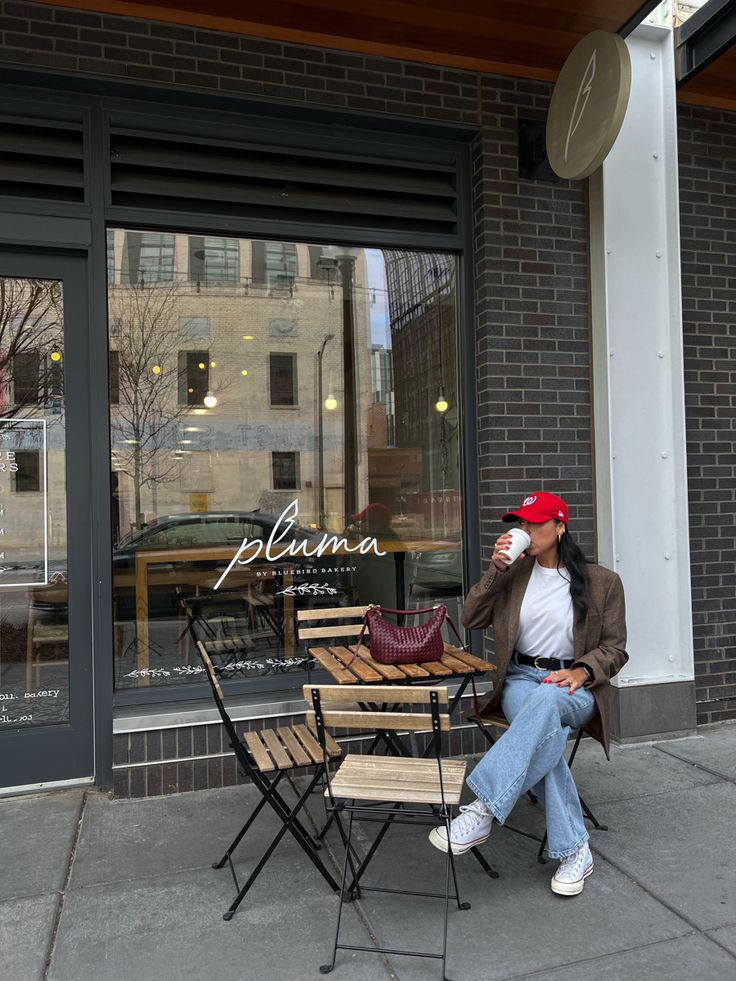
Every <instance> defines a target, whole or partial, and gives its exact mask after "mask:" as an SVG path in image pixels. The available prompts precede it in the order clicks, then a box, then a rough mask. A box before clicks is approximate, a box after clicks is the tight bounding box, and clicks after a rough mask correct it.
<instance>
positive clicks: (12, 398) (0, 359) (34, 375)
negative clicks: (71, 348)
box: [0, 277, 64, 419]
mask: <svg viewBox="0 0 736 981" xmlns="http://www.w3.org/2000/svg"><path fill="white" fill-rule="evenodd" d="M63 330H64V322H63V304H62V286H61V283H59V282H57V281H55V280H45V279H19V278H13V277H0V393H1V395H0V398H1V406H0V412H1V413H2V415H3V416H4V417H5V418H6V419H7V418H24V417H26V416H27V415H28V412H27V410H28V409H30V408H34V409H36V408H37V407H38V406H39V405H46V406H49V405H51V407H52V409H54V408H56V411H57V412H58V413H59V414H60V413H61V409H62V404H63V384H64V372H63V367H62V352H63Z"/></svg>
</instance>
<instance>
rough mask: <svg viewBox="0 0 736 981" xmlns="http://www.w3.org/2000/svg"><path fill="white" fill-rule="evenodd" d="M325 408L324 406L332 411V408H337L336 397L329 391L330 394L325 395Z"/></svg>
mask: <svg viewBox="0 0 736 981" xmlns="http://www.w3.org/2000/svg"><path fill="white" fill-rule="evenodd" d="M325 408H326V409H327V410H328V411H329V412H332V411H333V409H336V408H337V399H336V398H335V396H334V395H332V394H331V393H330V395H328V396H327V398H326V399H325Z"/></svg>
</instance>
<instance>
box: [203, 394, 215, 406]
mask: <svg viewBox="0 0 736 981" xmlns="http://www.w3.org/2000/svg"><path fill="white" fill-rule="evenodd" d="M203 401H204V404H205V405H206V406H207V408H208V409H214V407H215V406H216V405H217V396H216V395H214V394H213V393H212V392H207V394H206V395H205V397H204V399H203Z"/></svg>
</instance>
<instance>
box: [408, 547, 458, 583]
mask: <svg viewBox="0 0 736 981" xmlns="http://www.w3.org/2000/svg"><path fill="white" fill-rule="evenodd" d="M406 579H407V584H408V586H409V590H410V591H411V590H412V589H413V587H415V586H420V587H421V588H422V589H427V590H431V591H432V592H433V593H434V594H436V595H440V596H441V595H445V596H458V595H459V594H461V593H462V591H463V549H462V545H461V542H460V539H458V540H457V545H456V546H455V547H454V548H448V549H447V551H444V550H442V549H438V550H437V551H431V552H430V551H427V552H409V554H408V556H407V563H406Z"/></svg>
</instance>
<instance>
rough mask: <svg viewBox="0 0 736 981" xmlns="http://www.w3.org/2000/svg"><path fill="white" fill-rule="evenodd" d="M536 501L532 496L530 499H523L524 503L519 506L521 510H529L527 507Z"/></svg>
mask: <svg viewBox="0 0 736 981" xmlns="http://www.w3.org/2000/svg"><path fill="white" fill-rule="evenodd" d="M536 499H537V498H536V497H535V496H533V495H532V497H525V498H524V503H523V504H522V505H521V506H522V507H523V508H529V507H531V506H532V504H534V502H535V501H536Z"/></svg>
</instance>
